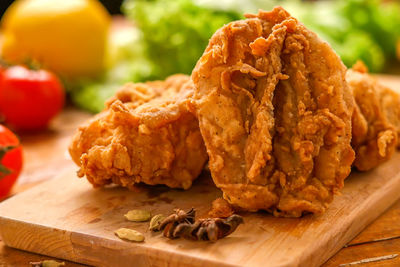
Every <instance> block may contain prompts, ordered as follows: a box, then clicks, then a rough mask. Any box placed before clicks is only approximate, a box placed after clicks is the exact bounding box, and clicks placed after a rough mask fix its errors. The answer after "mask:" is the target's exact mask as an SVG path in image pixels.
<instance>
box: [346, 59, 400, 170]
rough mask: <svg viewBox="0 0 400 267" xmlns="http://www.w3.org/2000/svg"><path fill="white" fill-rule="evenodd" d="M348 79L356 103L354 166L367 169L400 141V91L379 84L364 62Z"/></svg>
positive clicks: (386, 154)
mask: <svg viewBox="0 0 400 267" xmlns="http://www.w3.org/2000/svg"><path fill="white" fill-rule="evenodd" d="M346 80H347V82H348V84H349V87H350V89H351V91H352V93H353V96H354V100H355V103H356V106H355V110H354V113H353V118H352V121H353V129H352V132H353V139H352V146H353V148H354V151H355V152H356V159H355V161H354V166H355V167H356V168H357V169H358V170H360V171H368V170H370V169H372V168H375V167H376V166H378V165H379V164H381V163H383V162H385V161H387V160H389V159H390V158H391V157H392V155H393V153H394V151H395V149H396V147H397V146H398V145H399V143H398V139H399V134H400V95H398V94H397V93H395V92H394V91H392V90H390V89H389V88H386V87H384V86H383V85H381V84H379V83H378V81H377V80H376V79H375V78H373V77H372V76H371V75H369V74H368V70H367V68H366V67H365V66H364V65H363V64H362V63H357V64H356V65H355V66H354V67H353V69H349V70H348V72H347V75H346Z"/></svg>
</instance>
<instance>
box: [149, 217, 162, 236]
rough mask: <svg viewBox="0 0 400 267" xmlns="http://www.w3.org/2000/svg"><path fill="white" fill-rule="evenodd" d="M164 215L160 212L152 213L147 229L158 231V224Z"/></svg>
mask: <svg viewBox="0 0 400 267" xmlns="http://www.w3.org/2000/svg"><path fill="white" fill-rule="evenodd" d="M165 218H166V217H165V216H164V215H162V214H157V215H154V216H153V217H152V218H151V220H150V226H149V230H150V231H154V232H156V231H160V229H159V226H160V224H161V222H162V221H163V220H164V219H165Z"/></svg>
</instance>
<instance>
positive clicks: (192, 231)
mask: <svg viewBox="0 0 400 267" xmlns="http://www.w3.org/2000/svg"><path fill="white" fill-rule="evenodd" d="M194 216H195V210H194V209H191V210H190V211H188V212H187V213H185V212H184V211H182V210H175V214H172V215H170V216H168V217H167V218H166V219H165V220H164V221H162V222H161V224H160V227H159V230H162V231H163V235H164V236H165V237H167V238H170V239H173V238H178V237H183V238H185V239H191V240H210V241H216V240H218V239H221V238H223V237H225V236H228V235H229V234H231V233H232V232H234V231H235V230H236V228H237V227H238V226H239V225H240V224H242V223H243V222H244V221H243V218H242V217H241V216H239V215H236V214H234V215H231V216H229V217H228V218H226V219H222V218H208V219H200V220H198V221H194Z"/></svg>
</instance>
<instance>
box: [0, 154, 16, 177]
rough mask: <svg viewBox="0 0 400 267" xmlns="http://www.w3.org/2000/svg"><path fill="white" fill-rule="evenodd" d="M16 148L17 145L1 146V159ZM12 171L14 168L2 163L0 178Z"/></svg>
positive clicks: (0, 165)
mask: <svg viewBox="0 0 400 267" xmlns="http://www.w3.org/2000/svg"><path fill="white" fill-rule="evenodd" d="M14 148H16V146H0V161H1V160H2V159H3V158H4V156H5V155H6V154H7V152H9V151H10V150H13V149H14ZM11 173H12V170H10V169H9V168H7V167H6V166H4V165H3V164H1V163H0V180H1V179H3V178H4V177H5V176H7V175H9V174H11Z"/></svg>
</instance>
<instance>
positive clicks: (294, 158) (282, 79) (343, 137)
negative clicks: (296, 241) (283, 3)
mask: <svg viewBox="0 0 400 267" xmlns="http://www.w3.org/2000/svg"><path fill="white" fill-rule="evenodd" d="M246 17H247V19H246V20H241V21H235V22H232V23H229V24H227V25H225V26H224V27H222V28H221V29H219V30H218V31H217V32H216V33H215V34H214V35H213V36H212V38H211V40H210V42H209V44H208V47H207V48H206V50H205V52H204V54H203V56H202V57H201V58H200V59H199V61H198V62H197V65H196V67H195V69H194V71H193V73H192V79H193V82H194V84H195V100H194V101H193V106H192V108H193V109H194V110H195V112H196V114H197V115H198V119H199V123H200V130H201V134H202V136H203V139H204V141H205V144H206V147H207V152H208V155H209V167H210V170H211V174H212V177H213V180H214V182H215V184H216V185H217V186H218V187H219V188H221V189H222V191H223V196H224V198H225V199H226V200H227V201H228V202H229V203H230V204H232V205H234V206H235V207H236V208H240V209H243V210H249V211H256V210H268V211H272V212H273V213H274V214H275V215H276V216H292V217H298V216H301V215H302V214H303V213H306V212H311V213H322V212H324V211H325V209H326V207H327V205H328V203H330V202H331V201H332V199H333V195H334V194H335V192H337V191H338V190H339V189H340V188H341V187H343V181H344V179H345V178H346V177H347V176H348V175H349V173H350V169H351V165H352V162H353V160H354V151H353V149H352V148H351V145H350V142H351V115H352V112H353V99H352V96H351V92H350V91H349V89H348V86H347V83H346V81H345V74H346V67H345V66H344V65H343V63H342V62H341V60H340V58H339V57H338V55H337V54H336V53H335V52H334V51H333V50H332V48H331V47H330V46H329V45H328V44H327V43H325V42H323V41H321V40H320V39H319V38H318V37H317V36H316V34H314V33H313V32H311V31H309V30H308V29H306V28H305V26H304V25H303V24H301V23H300V22H298V21H297V20H296V19H295V18H293V17H291V16H290V15H289V13H288V12H286V11H285V10H284V9H283V8H281V7H276V8H274V9H273V10H272V11H271V12H265V11H259V13H258V15H246Z"/></svg>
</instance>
